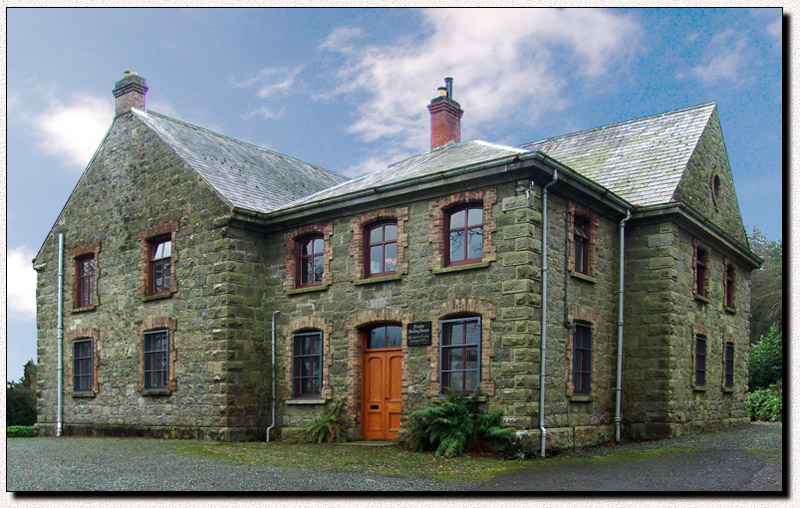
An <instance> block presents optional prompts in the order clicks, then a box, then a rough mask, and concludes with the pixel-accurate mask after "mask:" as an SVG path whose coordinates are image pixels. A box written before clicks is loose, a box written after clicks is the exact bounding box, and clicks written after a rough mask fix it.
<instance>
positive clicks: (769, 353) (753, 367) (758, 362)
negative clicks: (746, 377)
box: [750, 324, 783, 390]
mask: <svg viewBox="0 0 800 508" xmlns="http://www.w3.org/2000/svg"><path fill="white" fill-rule="evenodd" d="M779 379H783V333H782V331H781V329H780V328H779V327H778V325H777V324H773V325H772V327H771V328H770V329H769V333H767V334H766V335H765V336H763V337H761V338H760V339H759V340H758V342H756V343H755V344H753V345H752V346H751V347H750V390H756V389H757V388H766V387H768V386H770V385H772V384H774V383H776V382H777V381H778V380H779Z"/></svg>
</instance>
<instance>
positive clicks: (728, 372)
mask: <svg viewBox="0 0 800 508" xmlns="http://www.w3.org/2000/svg"><path fill="white" fill-rule="evenodd" d="M725 388H733V344H732V343H730V342H728V343H726V344H725Z"/></svg>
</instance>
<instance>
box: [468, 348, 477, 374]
mask: <svg viewBox="0 0 800 508" xmlns="http://www.w3.org/2000/svg"><path fill="white" fill-rule="evenodd" d="M465 352H466V354H467V359H466V360H467V362H466V364H465V367H466V368H467V369H477V368H478V348H476V347H468V348H466V351H465Z"/></svg>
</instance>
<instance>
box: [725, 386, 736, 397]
mask: <svg viewBox="0 0 800 508" xmlns="http://www.w3.org/2000/svg"><path fill="white" fill-rule="evenodd" d="M734 391H735V390H734V389H733V388H725V387H723V388H722V393H723V394H728V395H730V394H732V393H733V392H734Z"/></svg>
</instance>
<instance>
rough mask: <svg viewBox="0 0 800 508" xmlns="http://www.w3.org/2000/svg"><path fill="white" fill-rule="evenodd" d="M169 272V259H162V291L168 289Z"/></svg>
mask: <svg viewBox="0 0 800 508" xmlns="http://www.w3.org/2000/svg"><path fill="white" fill-rule="evenodd" d="M170 274H171V270H170V260H169V259H166V260H164V291H169V285H170V278H171V277H170Z"/></svg>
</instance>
